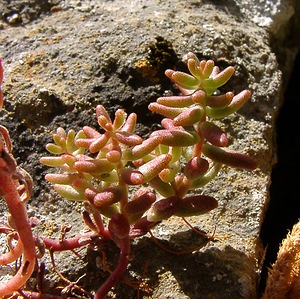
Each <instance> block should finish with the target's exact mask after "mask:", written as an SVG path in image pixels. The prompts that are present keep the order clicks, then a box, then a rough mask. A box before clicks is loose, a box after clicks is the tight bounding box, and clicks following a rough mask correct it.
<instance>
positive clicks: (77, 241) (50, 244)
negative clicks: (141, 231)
mask: <svg viewBox="0 0 300 299" xmlns="http://www.w3.org/2000/svg"><path fill="white" fill-rule="evenodd" d="M97 237H100V241H105V240H111V237H110V234H109V232H108V230H103V231H102V233H101V235H99V236H98V235H97V234H95V233H94V232H91V233H86V234H84V235H77V236H75V237H72V238H68V239H64V240H62V241H61V240H58V239H51V238H46V237H40V238H41V240H42V241H43V242H44V244H45V247H46V248H47V249H49V250H51V251H53V252H55V251H65V250H73V249H76V248H80V247H82V246H84V245H86V244H90V243H91V242H93V241H94V240H95V241H96V242H97ZM98 241H99V240H98Z"/></svg>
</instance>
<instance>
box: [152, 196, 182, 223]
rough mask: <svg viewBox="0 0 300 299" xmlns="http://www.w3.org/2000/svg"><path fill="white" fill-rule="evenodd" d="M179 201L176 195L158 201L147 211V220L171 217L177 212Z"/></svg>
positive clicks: (153, 220)
mask: <svg viewBox="0 0 300 299" xmlns="http://www.w3.org/2000/svg"><path fill="white" fill-rule="evenodd" d="M179 202H180V199H179V198H178V197H176V196H172V197H167V198H164V199H161V200H158V201H156V202H155V203H154V204H153V205H152V206H151V208H150V209H149V211H148V213H147V220H148V221H152V222H156V221H161V220H164V219H168V218H170V217H171V216H172V215H174V213H175V212H176V210H177V207H178V204H179Z"/></svg>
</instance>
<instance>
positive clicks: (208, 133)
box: [200, 121, 228, 147]
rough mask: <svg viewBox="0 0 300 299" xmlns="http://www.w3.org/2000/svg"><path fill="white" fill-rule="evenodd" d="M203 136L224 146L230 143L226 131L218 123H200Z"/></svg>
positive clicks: (217, 144) (212, 142) (214, 143)
mask: <svg viewBox="0 0 300 299" xmlns="http://www.w3.org/2000/svg"><path fill="white" fill-rule="evenodd" d="M200 130H201V134H202V136H203V137H204V138H205V139H206V140H207V141H208V142H210V143H211V144H213V145H216V146H220V147H224V146H227V144H228V139H227V136H226V134H225V132H224V131H223V130H222V129H221V128H219V127H218V126H217V125H215V124H213V123H211V122H208V121H205V122H202V123H201V124H200Z"/></svg>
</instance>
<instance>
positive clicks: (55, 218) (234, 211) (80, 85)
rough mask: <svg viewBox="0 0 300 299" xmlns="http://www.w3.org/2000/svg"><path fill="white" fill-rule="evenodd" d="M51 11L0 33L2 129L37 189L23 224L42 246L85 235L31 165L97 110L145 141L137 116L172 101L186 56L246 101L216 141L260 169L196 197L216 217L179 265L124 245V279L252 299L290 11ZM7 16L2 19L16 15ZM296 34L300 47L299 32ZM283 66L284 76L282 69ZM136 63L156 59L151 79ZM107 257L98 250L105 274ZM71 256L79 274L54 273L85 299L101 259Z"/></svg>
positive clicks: (112, 4) (237, 4)
mask: <svg viewBox="0 0 300 299" xmlns="http://www.w3.org/2000/svg"><path fill="white" fill-rule="evenodd" d="M11 2H16V3H17V2H19V1H11ZM26 2H27V1H24V4H26ZM36 3H38V1H36ZM49 3H50V2H49ZM53 3H54V2H51V3H50V4H51V5H50V6H47V7H48V8H47V9H46V10H45V7H43V8H42V7H39V6H36V5H33V6H30V9H34V10H36V11H35V14H34V16H38V17H34V18H32V19H30V21H26V22H23V23H22V22H21V23H20V24H19V25H17V24H15V23H12V22H10V21H9V20H8V19H7V18H6V19H5V18H4V19H3V21H2V24H1V27H0V28H1V31H0V56H1V57H2V59H3V65H4V68H5V77H4V84H3V90H4V95H5V101H6V102H5V110H4V112H3V113H2V116H3V117H2V121H1V124H3V125H5V126H7V127H8V129H9V130H10V132H11V135H12V138H13V140H14V153H15V156H16V158H17V160H18V162H19V163H20V164H21V165H22V167H24V168H25V169H26V170H27V171H29V172H30V173H31V174H32V176H33V178H34V181H35V189H34V196H33V198H32V199H31V200H30V202H29V211H30V216H33V215H34V216H36V217H38V218H40V219H41V225H40V228H39V230H40V233H42V232H43V233H44V234H47V235H51V236H55V235H56V236H57V235H58V234H59V230H60V225H62V224H63V223H66V222H67V223H70V224H72V225H73V230H72V232H73V233H75V232H78V231H80V230H82V229H83V226H82V221H81V216H80V211H81V209H82V207H81V206H80V205H77V204H75V203H69V202H66V201H65V200H63V199H61V198H60V197H58V196H57V195H56V194H55V192H54V191H52V190H51V187H50V186H49V185H48V184H47V183H45V182H44V180H43V176H44V175H45V173H47V172H48V171H49V170H48V169H47V168H46V167H44V166H41V165H40V164H39V162H38V159H39V157H40V156H43V155H46V151H45V150H44V146H45V144H46V143H47V142H49V141H50V140H51V135H50V133H51V132H53V131H54V130H55V129H56V128H57V127H58V126H62V127H64V128H65V129H70V128H73V129H75V130H79V128H80V127H82V126H83V125H91V126H94V127H96V121H95V117H94V107H95V106H96V105H97V104H99V103H101V104H103V105H104V106H105V107H106V108H107V109H108V111H109V112H113V111H115V110H116V109H117V108H120V107H122V108H125V109H126V111H128V112H132V111H134V112H137V113H138V115H139V118H138V120H139V122H141V125H140V126H139V130H140V132H139V133H140V134H147V133H148V132H149V131H151V128H155V126H156V125H155V123H156V122H159V119H160V118H159V117H153V115H152V114H151V113H150V112H149V111H148V110H147V106H148V104H149V103H150V102H151V101H154V100H155V99H156V98H157V97H159V96H162V95H164V94H171V93H176V90H174V89H173V87H172V84H170V82H168V80H166V79H165V78H164V75H163V71H164V70H165V68H178V69H182V67H183V64H182V62H181V60H182V59H183V56H184V55H185V54H186V53H187V52H189V51H192V52H194V53H196V54H197V55H198V56H199V57H201V58H204V59H213V60H214V61H215V63H216V64H217V65H219V66H221V67H225V66H228V65H232V66H234V67H235V68H236V73H235V75H234V76H233V78H232V79H231V80H230V82H229V83H228V85H227V86H228V88H229V89H230V90H233V91H234V92H236V93H237V92H239V91H241V90H243V89H245V88H249V89H250V90H251V91H252V94H253V95H252V98H251V100H250V101H249V103H247V104H246V105H245V106H244V107H243V108H242V109H241V110H240V111H239V112H238V113H236V114H235V115H233V116H230V117H228V118H226V119H225V121H224V123H223V125H222V127H223V128H224V129H225V131H226V132H228V134H229V137H230V140H231V143H230V147H231V148H233V149H237V150H240V151H242V152H246V153H249V154H250V155H253V156H255V157H256V159H257V161H258V164H259V168H258V169H257V170H255V171H254V172H247V171H243V170H233V169H230V168H223V170H222V172H221V173H220V174H219V176H218V177H217V178H216V179H215V180H214V181H213V182H211V183H210V184H208V185H207V186H206V187H205V188H204V190H203V192H205V193H206V194H208V195H213V196H215V197H216V198H217V199H218V201H219V207H218V208H217V209H216V210H214V211H212V212H211V213H209V214H206V215H204V216H201V217H191V218H190V219H189V222H190V223H191V224H192V225H193V226H195V227H197V228H199V229H200V230H201V231H205V232H208V233H213V232H214V230H216V232H215V234H216V236H217V239H216V240H215V241H214V242H210V243H209V244H208V245H207V246H205V247H204V248H202V249H201V250H199V251H196V252H194V253H192V254H186V255H180V256H176V255H172V254H170V253H167V252H165V251H163V250H162V249H161V248H159V247H157V246H156V245H155V244H154V243H153V242H152V241H151V240H150V239H149V238H148V237H143V238H141V239H140V240H135V241H134V244H133V260H132V262H131V264H130V267H129V270H128V274H127V276H126V279H133V280H134V279H138V278H139V277H141V276H143V275H144V276H145V278H149V285H150V286H151V289H152V295H150V298H205V299H210V298H214V299H216V298H255V297H256V296H257V283H258V281H259V273H260V269H261V263H262V259H263V251H264V248H262V246H261V243H260V240H259V232H260V226H261V223H262V221H263V216H264V212H265V209H266V207H267V204H268V194H269V193H268V188H269V184H270V173H271V168H272V165H273V163H274V162H275V157H276V149H275V148H274V143H273V140H274V122H275V118H276V115H277V113H278V109H279V106H280V100H281V98H282V92H283V88H284V85H283V80H282V76H284V77H285V78H287V77H288V76H289V74H290V68H291V65H292V62H293V59H294V57H295V53H296V52H297V50H298V49H299V42H298V41H297V39H296V37H294V40H291V41H290V42H291V43H292V45H293V46H292V47H288V44H287V45H285V43H284V41H286V39H287V38H288V37H290V35H289V32H291V27H292V25H293V24H296V23H295V22H296V21H295V20H296V19H297V17H298V18H299V7H298V6H297V5H298V4H296V1H290V0H286V1H284V0H282V1H280V0H278V1H246V0H245V1H242V0H231V1H222V0H220V1H209V0H203V1H193V0H188V1H160V0H151V1H146V0H140V1H129V0H125V1H124V0H115V1H91V0H90V1H89V0H76V1H74V0H65V1H61V2H57V3H54V4H55V5H54V4H53ZM0 5H3V4H1V3H0ZM50 7H52V9H51V10H50ZM39 10H40V13H39ZM10 12H11V13H10V14H8V15H9V16H11V17H13V16H14V14H18V15H22V13H24V11H18V10H11V11H10ZM26 20H27V19H26ZM25 23H26V24H25ZM13 25H14V26H13ZM293 30H295V28H294V29H293ZM297 30H298V31H297V32H298V34H299V24H298V29H297ZM161 37H162V38H161ZM161 46H164V47H167V49H168V52H167V54H168V55H164V54H162V55H161V52H162V51H160V47H161ZM172 49H173V50H174V52H173V51H172ZM159 55H161V56H159ZM286 57H288V63H286V64H283V63H282V61H283V60H284V58H286ZM142 58H147V59H153V63H154V64H155V68H154V71H155V72H154V74H145V73H141V71H140V70H141V69H140V68H139V67H138V62H140V61H141V59H142ZM278 62H279V63H280V64H279V63H278ZM142 75H145V76H144V77H143V76H142ZM1 205H2V206H3V209H1V210H2V211H3V210H4V205H3V204H2V203H1ZM153 233H154V235H155V236H156V237H157V238H158V239H159V241H160V242H162V244H163V245H164V246H165V247H168V248H169V247H171V248H174V249H175V250H184V249H186V248H189V249H190V248H196V247H197V246H198V245H199V242H200V243H201V242H202V241H203V240H202V239H201V236H198V235H196V234H193V233H192V232H191V230H190V229H189V227H187V226H186V225H185V223H184V222H183V221H182V220H180V219H178V218H175V217H174V218H172V219H170V220H168V221H164V222H162V223H161V224H160V225H159V226H158V227H157V228H156V229H155V230H154V232H153ZM110 251H111V252H110ZM116 252H117V251H116V249H114V248H110V249H109V250H108V256H109V257H111V258H112V260H113V261H114V260H115V259H116V258H115V254H116ZM81 254H82V255H83V256H85V259H84V261H80V260H78V259H76V258H75V259H74V257H73V256H70V255H66V254H65V255H64V256H63V257H59V255H58V256H57V265H58V267H59V269H61V271H62V273H63V274H64V275H67V276H68V277H69V278H70V279H73V280H74V281H75V280H76V279H77V278H78V277H79V276H80V275H82V274H83V273H84V272H87V275H86V277H84V278H83V279H82V280H80V281H79V284H84V286H85V287H86V288H87V289H88V290H90V291H93V290H95V289H97V286H98V285H99V284H100V283H101V279H103V277H102V276H103V275H104V273H105V272H104V273H103V271H102V270H101V269H98V268H97V265H98V264H97V262H99V256H100V257H101V255H100V254H96V253H95V252H92V251H90V250H89V251H87V252H86V251H85V250H83V251H81ZM148 264H149V265H148ZM147 265H148V267H146V266H147ZM47 267H48V269H49V271H50V273H49V274H48V276H47V277H48V282H47V283H46V286H47V287H48V288H51V287H53V285H55V283H56V279H57V277H56V276H55V275H54V274H53V272H51V271H52V270H51V265H50V264H49V262H48V264H47ZM111 267H113V265H112V266H111ZM144 267H146V273H145V274H143V271H144ZM49 281H50V282H49ZM31 283H32V285H33V284H34V280H33V281H32V282H31ZM60 284H62V283H60ZM125 297H126V298H136V297H137V291H136V290H135V289H133V288H132V287H128V286H127V285H126V284H124V283H119V284H118V285H117V286H116V288H115V289H114V290H113V291H112V292H111V293H110V295H109V298H125Z"/></svg>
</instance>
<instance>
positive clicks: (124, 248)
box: [95, 236, 130, 299]
mask: <svg viewBox="0 0 300 299" xmlns="http://www.w3.org/2000/svg"><path fill="white" fill-rule="evenodd" d="M119 246H120V257H119V262H118V265H117V267H116V269H115V270H114V271H113V272H112V273H111V274H110V276H109V277H108V278H107V280H106V281H105V282H104V283H103V284H102V285H101V287H100V288H99V289H98V291H97V293H96V295H95V299H103V298H104V296H105V295H106V294H107V293H108V292H109V291H110V290H111V288H112V287H113V286H114V285H115V284H116V282H118V281H119V280H121V279H122V277H123V275H124V273H125V271H126V270H127V266H128V262H129V254H130V238H129V236H128V237H125V238H123V239H122V240H120V244H119Z"/></svg>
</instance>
